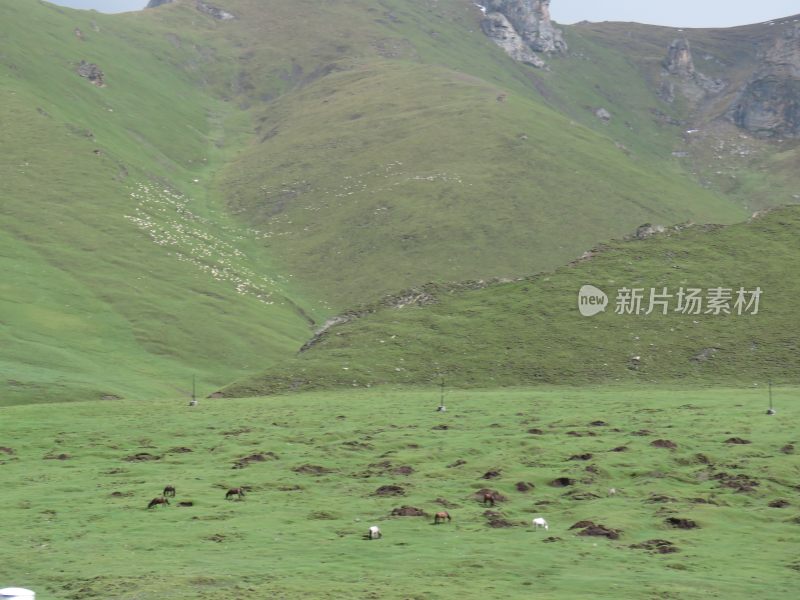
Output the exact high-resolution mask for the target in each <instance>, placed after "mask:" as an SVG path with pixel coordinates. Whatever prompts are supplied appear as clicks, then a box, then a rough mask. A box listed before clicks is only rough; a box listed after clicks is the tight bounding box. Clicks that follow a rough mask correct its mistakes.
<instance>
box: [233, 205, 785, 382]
mask: <svg viewBox="0 0 800 600" xmlns="http://www.w3.org/2000/svg"><path fill="white" fill-rule="evenodd" d="M798 227H800V208H798V207H791V208H785V209H780V210H775V211H773V212H770V213H769V214H767V215H765V216H763V217H761V218H759V219H757V220H755V221H752V222H749V223H745V224H738V225H733V226H730V227H726V228H716V227H713V228H708V227H689V228H677V229H672V230H669V231H667V232H666V233H665V234H663V235H660V236H657V237H652V238H648V239H645V240H634V241H628V242H619V243H613V244H610V245H608V246H607V247H604V248H603V249H602V250H601V251H599V253H598V254H596V255H595V256H594V257H593V258H591V259H590V260H583V261H579V262H577V263H575V264H574V265H570V266H567V267H563V268H561V269H558V270H557V271H555V272H554V273H547V274H542V275H538V276H535V277H531V278H527V279H524V280H521V281H517V282H512V283H505V284H494V285H489V286H486V285H485V284H477V283H475V284H472V286H469V285H466V284H465V285H462V286H461V287H460V288H447V287H444V286H429V287H427V288H423V289H420V290H417V291H416V292H415V293H407V294H405V295H403V296H402V297H399V298H396V299H387V301H386V302H384V303H383V305H376V306H373V307H371V308H370V309H369V310H367V311H365V312H364V313H362V314H361V316H360V318H358V316H359V315H357V314H356V315H351V321H350V322H347V323H345V324H341V325H337V326H334V327H332V328H330V329H328V330H327V331H326V332H325V333H323V334H322V335H321V336H318V337H317V338H315V339H314V340H313V341H312V343H310V344H307V345H306V347H305V350H304V351H303V352H301V353H300V354H298V355H297V356H296V357H295V358H293V359H292V360H289V361H286V362H285V363H283V364H280V365H278V366H276V367H275V368H274V369H271V370H269V371H267V372H266V373H265V374H263V375H261V376H259V377H257V378H253V379H250V380H247V381H244V382H242V383H240V384H236V385H233V386H231V387H229V388H227V389H226V390H224V392H223V393H224V394H225V395H230V396H237V395H262V394H268V393H275V392H281V391H287V390H295V389H306V388H327V387H337V386H347V387H351V386H356V387H361V386H372V385H377V384H386V383H390V384H399V383H406V384H408V383H412V384H413V383H421V382H436V381H437V380H438V379H439V377H440V376H444V377H446V379H447V382H448V384H449V385H452V386H464V387H481V386H484V387H493V386H498V385H503V386H508V385H521V384H530V383H587V382H600V381H605V382H615V381H623V382H628V381H638V382H672V383H674V382H676V381H685V382H690V383H693V384H698V383H712V382H722V381H727V382H734V381H736V382H741V383H746V384H753V383H759V382H761V383H763V382H765V381H766V380H767V379H773V380H775V381H792V382H796V381H797V371H798V368H800V358H798V357H800V354H798V347H799V346H800V334H799V333H798V328H797V326H796V315H795V305H796V302H795V300H796V298H797V297H798V294H800V282H798V280H797V278H796V277H792V276H790V274H791V271H788V272H787V269H789V267H787V265H793V264H796V261H797V260H798V259H800V246H799V245H798V244H797V231H798ZM589 284H591V285H595V286H597V287H598V288H600V289H601V290H604V291H605V292H606V293H607V294H608V296H609V305H608V306H607V308H606V310H605V311H604V312H602V313H601V314H598V315H595V316H592V317H584V316H581V314H580V313H579V312H578V309H577V296H578V290H579V289H581V287H582V286H584V285H589ZM470 287H472V288H473V289H470ZM719 287H722V288H725V289H728V290H730V291H729V292H728V294H729V296H730V300H729V301H728V302H727V303H726V304H727V308H726V310H729V312H730V314H725V313H724V312H723V313H720V314H715V313H716V311H715V310H713V308H712V304H709V303H708V297H709V296H710V295H713V292H709V290H713V289H714V288H719ZM622 288H628V289H629V290H630V289H634V288H641V289H642V290H643V292H642V293H643V296H644V299H643V302H642V305H641V309H642V313H641V314H627V313H625V314H617V310H616V309H617V308H618V307H619V306H620V304H618V298H619V297H620V294H618V290H621V289H622ZM664 288H666V290H667V294H670V295H671V296H672V297H671V298H669V299H667V302H668V306H667V314H662V313H663V309H662V305H660V304H655V305H654V309H655V310H654V311H653V312H652V313H651V314H644V313H645V312H646V311H647V310H648V309H649V308H650V306H649V299H650V290H651V289H655V290H656V294H662V293H663V291H664ZM690 288H692V289H698V290H701V292H700V294H699V296H700V297H701V298H703V302H704V303H703V304H702V306H701V307H700V308H699V313H697V314H695V308H691V309H690V310H689V312H687V313H684V312H680V311H677V310H676V309H678V308H679V298H678V295H679V293H680V290H681V289H683V290H684V292H686V293H688V291H689V289H690ZM740 288H744V290H745V292H748V293H747V294H745V295H744V299H745V300H746V302H747V303H749V302H750V301H751V300H752V295H751V294H750V293H749V292H753V291H755V290H757V289H758V288H760V289H761V297H760V299H759V302H758V310H757V312H756V311H755V308H756V307H755V305H751V306H750V307H749V309H748V307H747V306H746V305H743V306H741V310H740V309H739V307H737V306H736V300H737V297H738V294H737V292H738V290H739V289H740ZM657 299H658V298H656V300H657ZM625 306H626V308H630V305H625ZM709 310H710V312H709ZM740 312H741V313H742V314H739V313H740Z"/></svg>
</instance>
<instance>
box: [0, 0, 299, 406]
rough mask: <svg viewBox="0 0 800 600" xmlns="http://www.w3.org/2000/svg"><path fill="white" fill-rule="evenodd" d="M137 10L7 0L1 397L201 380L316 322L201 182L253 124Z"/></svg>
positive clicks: (267, 354)
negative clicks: (96, 77) (84, 73)
mask: <svg viewBox="0 0 800 600" xmlns="http://www.w3.org/2000/svg"><path fill="white" fill-rule="evenodd" d="M138 17H139V16H138V15H124V16H116V17H109V16H104V15H100V14H96V13H87V12H80V11H71V10H66V9H56V8H54V7H51V6H47V5H44V4H39V3H35V2H13V3H12V2H4V3H2V5H0V37H1V38H2V40H3V42H2V52H0V97H2V104H3V116H2V127H0V147H2V149H3V159H2V162H0V180H2V182H3V190H2V200H1V201H0V212H2V231H3V235H2V237H0V262H2V265H3V281H2V283H0V290H1V291H2V293H0V306H2V311H1V312H0V339H2V343H0V373H1V374H0V391H1V392H2V394H1V395H2V400H0V403H3V404H7V403H15V402H22V401H25V402H30V401H44V400H48V401H53V400H70V399H77V398H81V399H86V398H99V397H101V396H135V397H142V396H146V395H152V394H158V395H161V396H163V395H175V394H178V393H183V392H178V391H177V390H178V389H182V390H186V389H187V388H190V387H191V375H192V374H193V373H197V375H198V378H199V380H200V389H201V390H202V389H207V388H209V387H211V386H216V385H219V384H223V383H225V382H226V381H230V380H231V379H232V378H234V377H236V376H237V375H241V374H244V373H247V372H249V370H250V369H251V368H252V363H254V361H255V360H256V359H257V360H258V363H259V364H261V363H262V362H263V361H264V360H266V361H271V360H273V359H274V358H275V357H277V356H280V355H281V354H283V353H284V352H286V351H287V350H288V349H289V348H293V347H294V346H296V344H297V343H298V342H300V341H301V340H302V339H304V338H305V337H306V336H307V335H308V334H307V332H308V322H307V319H306V318H305V317H304V316H303V315H302V314H301V313H300V311H299V309H298V308H297V307H296V306H295V305H294V302H297V301H298V298H299V297H300V295H299V294H294V293H290V292H289V291H288V290H290V289H291V286H290V285H289V284H287V283H286V282H285V279H283V278H281V277H280V273H279V272H278V271H277V270H276V269H274V268H273V266H272V265H271V263H270V260H269V256H268V255H267V254H266V253H265V251H264V249H263V246H262V244H261V243H260V239H261V237H262V236H263V234H262V233H260V232H258V231H255V230H248V229H246V228H244V227H242V226H241V225H240V224H237V223H234V222H232V221H231V220H230V219H229V217H228V216H227V215H226V213H225V212H224V210H223V208H222V207H221V206H220V205H219V203H218V201H217V199H215V198H214V197H212V196H211V195H209V194H208V193H207V191H206V189H207V184H208V181H209V179H210V178H211V177H212V176H213V173H214V172H215V171H216V170H217V169H218V168H219V165H220V164H221V163H223V162H224V161H225V160H226V157H227V156H228V155H229V153H230V152H231V148H232V147H233V146H235V143H236V142H235V137H236V135H237V134H238V132H239V131H240V130H241V127H242V126H241V120H240V119H239V118H238V117H237V116H236V114H235V112H234V111H233V110H232V109H231V108H229V107H227V106H225V105H224V104H223V103H221V102H220V101H218V100H215V99H214V98H212V97H211V96H208V95H205V94H203V93H200V89H201V88H200V86H199V81H198V79H199V76H198V75H197V74H193V73H190V72H187V70H185V69H183V68H180V67H179V66H178V65H179V64H180V62H181V61H182V60H184V59H185V58H186V57H185V54H187V53H188V52H190V51H189V50H186V49H184V50H181V49H176V48H175V47H174V46H173V45H172V44H170V43H169V41H168V40H167V38H165V37H164V32H163V31H161V30H159V29H158V28H157V27H155V26H154V25H153V24H152V23H151V22H148V21H145V20H143V19H140V18H138ZM76 28H78V29H80V31H81V33H82V39H81V38H79V37H78V36H77V35H76V34H75V33H74V30H75V29H76ZM81 60H86V61H87V62H94V63H97V64H98V65H99V66H100V68H101V69H103V71H104V72H105V83H106V85H105V87H102V88H101V87H97V86H94V85H92V84H91V83H90V82H89V81H88V80H86V79H84V78H81V77H80V76H79V75H78V74H77V72H76V69H77V66H78V63H79V62H80V61H81ZM237 119H238V120H237ZM248 282H249V283H248ZM289 295H291V296H292V298H293V300H292V302H289V301H288V300H287V299H286V297H287V296H289ZM259 296H261V297H259ZM308 312H309V313H311V314H313V309H309V311H308Z"/></svg>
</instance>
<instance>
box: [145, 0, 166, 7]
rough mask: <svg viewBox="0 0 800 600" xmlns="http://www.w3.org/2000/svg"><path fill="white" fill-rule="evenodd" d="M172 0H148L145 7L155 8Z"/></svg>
mask: <svg viewBox="0 0 800 600" xmlns="http://www.w3.org/2000/svg"><path fill="white" fill-rule="evenodd" d="M170 2H172V0H150V2H148V3H147V6H145V8H157V7H159V6H161V5H162V4H169V3H170Z"/></svg>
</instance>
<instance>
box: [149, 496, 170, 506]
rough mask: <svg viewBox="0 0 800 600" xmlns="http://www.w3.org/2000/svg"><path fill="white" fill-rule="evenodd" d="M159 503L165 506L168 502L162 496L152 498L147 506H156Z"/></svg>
mask: <svg viewBox="0 0 800 600" xmlns="http://www.w3.org/2000/svg"><path fill="white" fill-rule="evenodd" d="M159 504H161V505H163V506H167V505H168V504H169V500H167V499H166V498H165V497H164V496H159V497H158V498H153V499H152V500H150V504H148V505H147V508H153V507H154V506H158V505H159Z"/></svg>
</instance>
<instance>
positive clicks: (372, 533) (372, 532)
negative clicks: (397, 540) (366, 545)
mask: <svg viewBox="0 0 800 600" xmlns="http://www.w3.org/2000/svg"><path fill="white" fill-rule="evenodd" d="M368 535H369V539H371V540H377V539H378V538H380V537H381V530H380V528H379V527H378V526H377V525H373V526H372V527H370V528H369V534H368Z"/></svg>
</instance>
